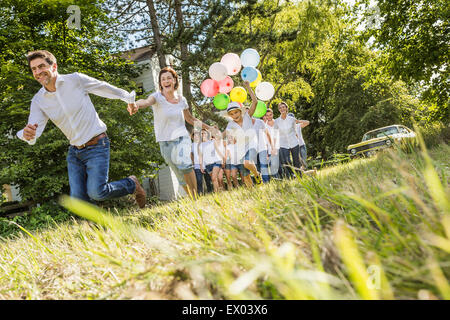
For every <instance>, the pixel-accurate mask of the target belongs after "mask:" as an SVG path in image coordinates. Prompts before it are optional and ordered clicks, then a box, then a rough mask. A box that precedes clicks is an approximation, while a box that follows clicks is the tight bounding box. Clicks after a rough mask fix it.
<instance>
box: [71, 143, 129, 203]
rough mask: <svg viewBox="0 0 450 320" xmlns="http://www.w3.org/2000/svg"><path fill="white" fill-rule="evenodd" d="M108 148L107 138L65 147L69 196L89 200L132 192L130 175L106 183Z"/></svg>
mask: <svg viewBox="0 0 450 320" xmlns="http://www.w3.org/2000/svg"><path fill="white" fill-rule="evenodd" d="M109 148H110V144H109V138H108V137H104V138H102V139H100V140H99V141H98V143H97V144H96V145H93V146H87V147H85V148H83V149H77V148H76V147H74V146H70V147H69V152H68V153H67V171H68V173H69V185H70V196H71V197H75V198H78V199H81V200H85V201H89V202H93V200H96V201H102V200H108V199H113V198H118V197H122V196H125V195H127V194H132V193H134V191H135V189H136V184H135V183H134V181H133V180H132V179H130V178H125V179H122V180H119V181H114V182H109V183H108V172H109Z"/></svg>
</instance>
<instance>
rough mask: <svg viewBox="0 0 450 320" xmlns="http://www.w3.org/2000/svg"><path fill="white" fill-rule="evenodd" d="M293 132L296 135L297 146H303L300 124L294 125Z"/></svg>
mask: <svg viewBox="0 0 450 320" xmlns="http://www.w3.org/2000/svg"><path fill="white" fill-rule="evenodd" d="M295 132H296V133H297V138H298V144H299V146H300V147H301V146H302V145H304V144H305V140H303V134H302V124H301V123H297V124H296V125H295Z"/></svg>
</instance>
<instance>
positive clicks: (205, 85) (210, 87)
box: [200, 79, 219, 98]
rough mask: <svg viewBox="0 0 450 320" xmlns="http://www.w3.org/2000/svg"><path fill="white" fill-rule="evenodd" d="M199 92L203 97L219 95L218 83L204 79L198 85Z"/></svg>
mask: <svg viewBox="0 0 450 320" xmlns="http://www.w3.org/2000/svg"><path fill="white" fill-rule="evenodd" d="M200 91H201V92H202V94H203V95H204V96H205V97H208V98H211V97H214V96H215V95H216V94H218V93H219V83H218V82H217V81H216V80H213V79H206V80H205V81H203V82H202V84H201V85H200Z"/></svg>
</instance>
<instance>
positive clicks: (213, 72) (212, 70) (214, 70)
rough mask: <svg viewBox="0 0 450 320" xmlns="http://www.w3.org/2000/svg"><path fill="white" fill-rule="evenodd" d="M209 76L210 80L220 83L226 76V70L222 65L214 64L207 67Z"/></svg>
mask: <svg viewBox="0 0 450 320" xmlns="http://www.w3.org/2000/svg"><path fill="white" fill-rule="evenodd" d="M209 76H210V77H211V79H214V80H217V81H221V80H223V79H225V78H226V77H227V76H228V69H227V67H226V66H225V65H224V64H223V63H220V62H214V63H213V64H212V65H211V66H210V67H209Z"/></svg>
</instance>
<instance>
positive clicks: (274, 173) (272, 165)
mask: <svg viewBox="0 0 450 320" xmlns="http://www.w3.org/2000/svg"><path fill="white" fill-rule="evenodd" d="M277 151H278V152H277V154H273V153H272V154H270V156H269V172H270V177H271V178H278V177H279V175H278V169H279V168H280V151H279V150H277Z"/></svg>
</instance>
